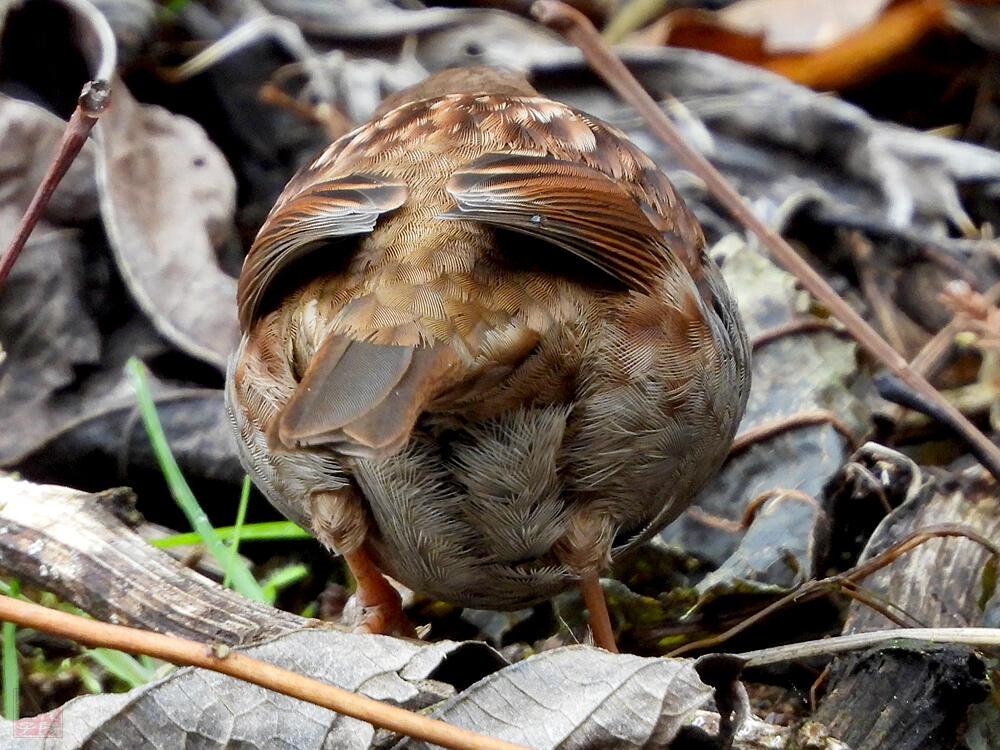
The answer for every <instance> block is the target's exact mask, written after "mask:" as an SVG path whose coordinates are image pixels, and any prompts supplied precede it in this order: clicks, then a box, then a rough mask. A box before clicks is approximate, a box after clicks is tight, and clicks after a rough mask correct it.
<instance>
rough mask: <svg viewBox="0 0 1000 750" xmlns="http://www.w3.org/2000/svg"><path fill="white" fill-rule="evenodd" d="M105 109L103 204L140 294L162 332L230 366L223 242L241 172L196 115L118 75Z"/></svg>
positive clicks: (230, 315) (115, 245) (232, 315)
mask: <svg viewBox="0 0 1000 750" xmlns="http://www.w3.org/2000/svg"><path fill="white" fill-rule="evenodd" d="M111 98H112V100H113V101H114V106H112V107H110V108H109V110H108V111H107V112H106V113H105V114H104V116H103V117H102V118H101V121H100V124H99V126H98V128H99V130H100V136H101V145H102V158H99V159H98V171H97V175H98V190H99V191H100V198H101V212H102V214H103V216H104V224H105V228H106V229H107V233H108V238H109V240H110V243H111V246H112V249H113V250H114V253H115V259H116V261H117V263H118V268H119V270H120V271H121V273H122V276H123V277H124V278H125V282H126V284H127V285H128V287H129V291H130V292H131V293H132V296H133V297H134V298H135V300H136V301H137V302H138V304H139V306H140V307H141V308H142V309H143V310H144V311H145V313H146V314H147V315H148V316H149V317H150V318H151V319H152V321H153V324H154V325H155V326H156V328H157V330H159V331H160V332H161V333H162V334H163V335H164V336H166V337H167V338H168V339H169V340H170V341H172V342H173V343H174V344H175V345H177V346H178V347H179V348H180V349H182V350H183V351H185V352H187V353H188V354H190V355H192V356H194V357H197V358H199V359H201V360H204V361H205V362H208V363H210V364H212V365H215V366H216V367H218V368H220V369H225V366H226V361H227V359H228V357H229V353H230V352H231V351H232V350H233V348H234V347H235V345H236V342H237V340H238V328H237V323H236V280H235V279H234V278H232V277H231V276H229V275H227V274H226V273H225V272H223V271H222V269H221V268H219V264H218V259H217V258H216V253H215V244H216V243H217V242H218V241H219V240H220V239H221V238H222V237H224V236H225V234H226V233H227V232H229V231H230V230H231V227H232V222H233V213H234V211H235V206H236V180H235V179H234V177H233V175H232V172H231V171H230V169H229V165H228V164H227V163H226V160H225V158H224V157H223V155H222V153H221V152H220V151H219V150H218V149H217V148H216V147H215V145H214V144H212V142H211V141H209V140H208V137H207V136H206V135H205V131H204V130H202V128H201V126H200V125H198V124H197V123H195V122H194V121H193V120H189V119H188V118H186V117H183V116H181V115H175V114H172V113H171V112H169V111H167V110H166V109H163V108H162V107H157V106H153V105H144V104H139V103H138V102H137V101H135V99H133V98H132V95H131V94H130V93H129V91H128V89H126V88H125V86H124V85H123V84H122V83H121V82H120V81H117V82H116V83H115V84H114V90H113V92H112V97H111Z"/></svg>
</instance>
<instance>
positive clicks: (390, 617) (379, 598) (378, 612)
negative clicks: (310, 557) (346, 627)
mask: <svg viewBox="0 0 1000 750" xmlns="http://www.w3.org/2000/svg"><path fill="white" fill-rule="evenodd" d="M344 560H346V561H347V565H348V566H349V567H350V568H351V573H353V574H354V580H355V581H357V584H358V590H357V592H356V593H355V596H356V597H357V598H358V604H359V605H360V607H361V622H360V623H359V624H358V626H357V628H356V630H357V632H359V633H381V634H383V635H399V636H403V637H405V638H416V637H417V631H415V630H414V629H413V625H412V624H411V623H410V621H409V619H408V618H407V617H406V613H405V612H403V601H402V598H401V597H400V596H399V592H398V591H396V589H395V588H394V587H393V585H392V584H391V583H389V581H387V580H386V578H385V576H384V575H382V571H380V570H379V569H378V568H377V567H376V566H375V563H374V562H373V561H372V559H371V556H370V555H369V554H368V550H367V549H365V546H364V545H362V546H360V547H358V548H357V549H356V550H354V551H353V552H347V553H345V554H344Z"/></svg>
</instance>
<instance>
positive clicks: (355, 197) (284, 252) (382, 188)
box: [236, 174, 408, 331]
mask: <svg viewBox="0 0 1000 750" xmlns="http://www.w3.org/2000/svg"><path fill="white" fill-rule="evenodd" d="M407 195H408V190H407V187H406V184H405V183H403V182H392V181H389V180H385V179H383V178H379V177H375V176H372V175H366V174H352V175H348V176H346V177H338V178H336V179H330V180H321V181H317V182H314V183H308V182H307V183H306V186H305V188H304V189H303V190H301V191H300V192H297V193H295V192H291V193H290V191H288V190H286V191H285V194H284V195H283V196H282V197H281V198H280V199H279V201H278V203H277V204H276V205H275V208H274V209H273V210H272V211H271V215H270V216H268V218H267V221H266V222H265V223H264V226H263V227H262V228H261V230H260V234H258V235H257V239H256V240H255V241H254V244H253V247H252V248H250V253H249V254H248V255H247V257H246V260H245V261H244V262H243V273H242V274H241V275H240V280H239V286H238V287H237V292H236V295H237V304H238V306H239V317H240V326H241V328H242V329H243V330H244V331H245V330H247V329H248V328H249V326H250V324H251V322H252V321H253V319H254V316H255V315H256V314H257V311H258V308H259V307H260V303H261V301H262V300H263V298H264V295H265V293H266V292H267V290H268V287H269V286H270V285H271V283H272V282H273V281H274V280H275V279H276V278H277V276H278V274H279V273H280V272H281V271H282V270H284V269H285V268H287V267H288V266H289V264H291V263H292V262H293V261H295V260H297V259H298V258H301V257H302V256H304V255H305V254H307V253H309V252H310V251H312V250H314V249H315V248H316V247H317V244H318V243H321V242H327V241H330V240H335V239H337V238H342V237H346V236H350V235H360V234H365V233H367V232H370V231H372V229H374V228H375V222H376V221H377V220H378V218H379V216H381V215H382V214H384V213H386V212H388V211H392V210H394V209H396V208H399V207H400V206H402V205H403V203H404V202H405V201H406V197H407Z"/></svg>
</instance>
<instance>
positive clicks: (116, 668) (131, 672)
mask: <svg viewBox="0 0 1000 750" xmlns="http://www.w3.org/2000/svg"><path fill="white" fill-rule="evenodd" d="M87 655H88V656H90V658H91V659H93V660H94V661H95V662H97V663H98V664H100V665H101V666H102V667H104V668H105V669H106V670H108V671H109V672H111V674H113V675H114V676H115V677H117V678H118V679H119V680H121V681H122V682H124V683H125V684H126V685H128V686H129V687H131V688H136V687H139V686H140V685H145V684H146V683H147V682H150V681H152V680H154V679H156V673H155V670H154V669H147V668H146V667H145V666H144V665H143V664H142V663H140V662H139V660H138V659H136V658H134V657H132V656H129V655H128V654H126V653H124V652H123V651H115V650H114V649H110V648H88V649H87Z"/></svg>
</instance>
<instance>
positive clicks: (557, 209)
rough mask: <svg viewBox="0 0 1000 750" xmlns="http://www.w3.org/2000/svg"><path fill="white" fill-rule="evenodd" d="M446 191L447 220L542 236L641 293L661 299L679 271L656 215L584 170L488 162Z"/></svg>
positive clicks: (505, 158)
mask: <svg viewBox="0 0 1000 750" xmlns="http://www.w3.org/2000/svg"><path fill="white" fill-rule="evenodd" d="M446 187H447V190H448V192H449V193H450V194H451V195H452V196H454V198H455V200H456V201H457V204H458V205H457V206H456V208H455V209H454V210H452V211H449V212H447V213H445V214H443V215H442V216H441V218H444V219H472V220H475V221H480V222H483V223H485V224H490V225H493V226H497V227H503V228H505V229H510V230H513V231H517V232H522V233H524V234H529V235H532V236H536V237H538V238H540V239H543V240H546V241H547V242H549V243H551V244H553V245H558V246H559V247H562V248H564V249H566V250H568V251H570V252H571V253H573V254H574V255H577V256H579V257H580V258H583V259H584V260H586V261H588V262H590V263H593V264H594V265H595V266H597V267H598V268H600V269H602V270H603V271H605V272H606V273H608V274H610V275H611V276H613V277H614V278H616V279H618V280H619V281H621V282H622V283H624V284H626V285H627V286H628V287H630V288H632V289H635V290H637V291H642V292H646V293H655V290H656V289H657V287H658V282H659V280H660V279H662V278H663V277H664V276H665V275H667V274H668V273H671V272H672V271H673V270H674V269H676V267H677V263H678V261H677V259H676V256H675V255H674V254H673V253H671V252H670V250H669V249H668V248H667V246H666V244H665V242H664V235H663V228H662V227H660V228H658V227H657V226H655V225H654V221H655V220H656V218H658V217H657V215H656V214H655V212H654V211H653V210H652V209H651V208H649V207H643V206H642V205H640V204H639V203H638V202H637V201H636V199H635V197H633V196H632V195H630V194H629V193H627V192H626V191H625V190H624V189H622V187H621V186H620V185H619V184H618V183H617V182H615V181H614V180H612V179H611V178H609V177H608V176H607V175H605V174H604V173H603V172H600V171H598V170H596V169H593V168H591V167H588V166H586V165H584V164H579V163H575V162H569V161H563V160H560V159H555V158H552V157H549V156H523V155H514V156H509V155H506V154H489V155H487V156H484V157H482V158H480V159H477V160H475V161H474V162H472V163H471V164H469V165H468V166H467V167H465V168H464V169H460V170H457V171H456V172H454V173H453V174H452V176H451V179H449V180H448V183H447V186H446ZM661 223H662V222H661Z"/></svg>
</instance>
